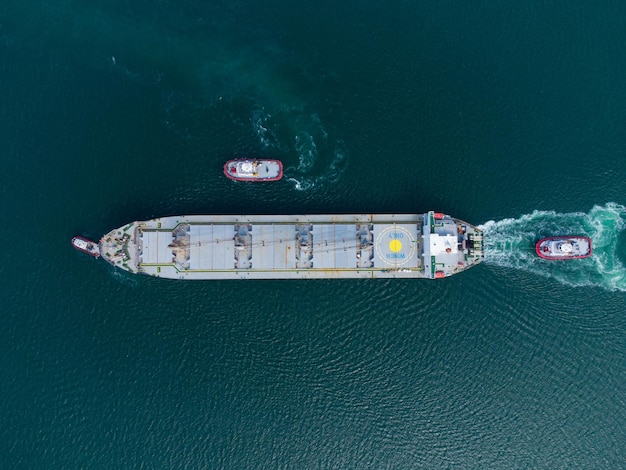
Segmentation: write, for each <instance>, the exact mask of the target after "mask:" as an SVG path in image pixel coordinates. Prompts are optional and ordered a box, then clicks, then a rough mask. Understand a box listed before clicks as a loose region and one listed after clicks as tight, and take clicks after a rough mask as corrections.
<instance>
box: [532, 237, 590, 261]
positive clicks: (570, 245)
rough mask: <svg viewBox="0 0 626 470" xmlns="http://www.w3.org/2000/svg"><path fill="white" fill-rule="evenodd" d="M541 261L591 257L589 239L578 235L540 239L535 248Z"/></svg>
mask: <svg viewBox="0 0 626 470" xmlns="http://www.w3.org/2000/svg"><path fill="white" fill-rule="evenodd" d="M535 250H536V251H537V255H539V257H540V258H543V259H550V260H557V259H577V258H588V257H589V256H591V251H592V250H591V238H589V237H583V236H580V235H571V236H566V237H548V238H542V239H541V240H539V241H538V242H537V245H536V246H535Z"/></svg>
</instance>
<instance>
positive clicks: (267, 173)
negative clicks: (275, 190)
mask: <svg viewBox="0 0 626 470" xmlns="http://www.w3.org/2000/svg"><path fill="white" fill-rule="evenodd" d="M224 174H225V175H226V176H228V177H229V178H230V179H231V180H235V181H278V180H279V179H281V178H282V177H283V164H282V163H281V162H280V161H278V160H253V159H247V158H245V159H239V160H229V161H227V162H226V164H225V165H224Z"/></svg>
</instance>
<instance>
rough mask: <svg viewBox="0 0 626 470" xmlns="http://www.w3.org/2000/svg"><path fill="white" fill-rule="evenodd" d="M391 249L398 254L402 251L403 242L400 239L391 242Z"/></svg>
mask: <svg viewBox="0 0 626 470" xmlns="http://www.w3.org/2000/svg"><path fill="white" fill-rule="evenodd" d="M389 249H390V250H391V251H393V252H394V253H397V252H398V251H400V250H401V249H402V242H401V241H400V240H398V239H395V240H391V241H390V242H389Z"/></svg>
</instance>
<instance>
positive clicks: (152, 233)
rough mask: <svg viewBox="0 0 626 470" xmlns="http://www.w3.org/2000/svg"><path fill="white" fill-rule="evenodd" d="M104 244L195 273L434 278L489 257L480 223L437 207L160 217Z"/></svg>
mask: <svg viewBox="0 0 626 470" xmlns="http://www.w3.org/2000/svg"><path fill="white" fill-rule="evenodd" d="M439 217H440V218H439ZM100 251H101V252H102V255H103V257H104V259H106V260H107V261H108V262H109V263H111V264H112V265H114V266H116V267H119V268H121V269H125V270H127V271H129V272H132V273H140V274H146V275H150V276H155V277H163V278H170V279H190V280H191V279H197V280H202V279H329V278H339V279H341V278H346V279H347V278H430V279H437V278H444V277H448V276H451V275H453V274H456V273H459V272H461V271H463V270H465V269H467V268H469V267H471V266H474V265H476V264H478V263H480V262H481V261H482V260H483V251H482V232H481V231H480V230H479V229H477V228H476V227H474V226H472V225H470V224H467V223H466V222H463V221H461V220H459V219H454V218H452V217H450V216H444V215H443V214H439V213H437V217H435V213H434V212H428V213H425V214H361V215H354V214H351V215H337V214H328V215H282V216H270V215H253V216H245V215H241V216H235V215H196V216H173V217H163V218H159V219H152V220H147V221H139V222H132V223H130V224H127V225H125V226H124V227H120V228H118V229H115V230H112V231H111V232H109V233H108V234H106V235H105V236H104V237H102V239H101V240H100Z"/></svg>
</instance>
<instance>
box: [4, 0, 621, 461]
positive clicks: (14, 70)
mask: <svg viewBox="0 0 626 470" xmlns="http://www.w3.org/2000/svg"><path fill="white" fill-rule="evenodd" d="M624 51H626V3H624V2H623V1H606V2H600V3H591V2H583V1H579V0H576V1H569V2H565V1H556V2H539V1H531V2H504V1H492V2H482V1H476V2H469V1H460V0H451V1H449V2H425V1H402V0H396V1H392V2H378V3H376V2H354V1H347V2H337V1H330V0H319V1H316V2H293V1H284V0H273V1H269V2H250V1H246V0H229V1H211V2H207V1H200V0H179V1H172V0H169V1H168V0H160V1H156V2H154V1H152V2H148V1H145V0H133V1H132V2H131V1H122V0H109V1H103V0H82V1H73V0H32V1H23V0H19V1H18V0H3V2H2V3H1V4H0V84H1V85H0V103H1V104H0V143H1V146H0V155H1V156H2V171H1V172H0V184H1V185H0V191H1V196H2V197H1V198H0V214H1V215H2V217H3V220H4V223H5V225H4V229H3V236H2V241H3V249H2V255H1V258H0V260H1V263H0V286H2V287H1V291H0V293H1V295H0V299H1V300H0V315H1V317H0V318H1V319H2V323H1V327H0V468H2V469H39V468H46V469H48V468H59V469H61V468H63V469H68V468H77V469H78V468H89V469H92V468H98V469H100V468H102V469H123V468H145V469H161V468H163V469H165V468H167V469H169V468H187V469H196V468H197V469H273V468H276V469H292V468H293V469H316V468H327V469H366V468H367V469H369V468H372V469H383V468H385V469H386V468H389V469H415V468H433V469H438V468H460V469H467V468H481V469H482V468H546V469H553V468H585V469H587V468H589V469H591V468H593V469H600V468H607V469H609V468H610V469H613V468H624V466H626V450H624V449H625V446H624V443H625V442H626V301H625V300H626V267H625V266H626V235H625V234H624V228H625V224H626V208H625V207H624V205H626V181H625V175H626V86H625V84H626V54H625V52H624ZM247 155H255V156H268V157H269V156H271V157H276V158H279V159H281V160H282V161H283V162H284V164H285V166H286V178H285V179H283V180H282V181H280V182H278V183H275V184H266V185H254V184H241V183H235V182H232V181H230V180H227V179H226V178H225V177H224V176H223V175H222V165H223V163H224V162H225V160H227V159H229V158H232V157H233V156H247ZM431 209H433V210H438V211H443V212H446V213H450V214H452V215H454V216H456V217H460V218H462V219H464V220H467V221H469V222H471V223H475V224H482V225H483V226H484V228H485V230H486V234H487V235H486V237H487V245H488V252H487V260H486V262H485V263H484V264H483V265H481V266H478V267H476V268H473V269H472V270H470V271H468V272H466V273H463V274H460V275H458V276H455V277H453V278H449V279H445V280H443V281H425V280H422V281H418V280H416V281H401V280H397V281H358V280H354V281H332V280H328V281H319V282H318V281H262V282H232V281H231V282H226V281H223V282H177V281H167V280H158V279H151V278H144V277H140V276H132V275H129V274H127V273H123V272H118V271H115V270H114V269H113V268H112V267H110V266H109V265H107V264H106V263H104V262H102V261H96V260H94V259H91V258H89V257H88V256H86V255H84V254H82V253H79V252H77V251H75V250H73V249H72V248H71V246H70V239H71V237H72V236H73V235H76V234H80V235H84V236H88V237H92V238H94V239H98V238H99V237H100V236H101V235H102V234H103V233H105V232H107V231H109V230H110V229H112V228H115V227H118V226H121V225H124V224H125V223H127V222H130V221H133V220H138V219H148V218H152V217H156V216H164V215H174V214H202V213H205V214H206V213H222V214H227V213H239V214H241V213H247V214H255V213H268V214H287V213H322V212H338V213H339V212H358V213H363V212H397V213H399V212H424V211H427V210H431ZM565 232H567V233H576V234H585V235H588V236H590V237H592V239H593V243H594V256H593V257H592V258H589V259H586V260H579V261H576V262H571V263H556V262H554V263H551V262H546V261H542V260H539V259H537V258H536V256H534V255H533V244H534V242H535V241H536V240H537V239H538V238H540V237H542V236H548V235H553V234H561V233H565Z"/></svg>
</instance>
